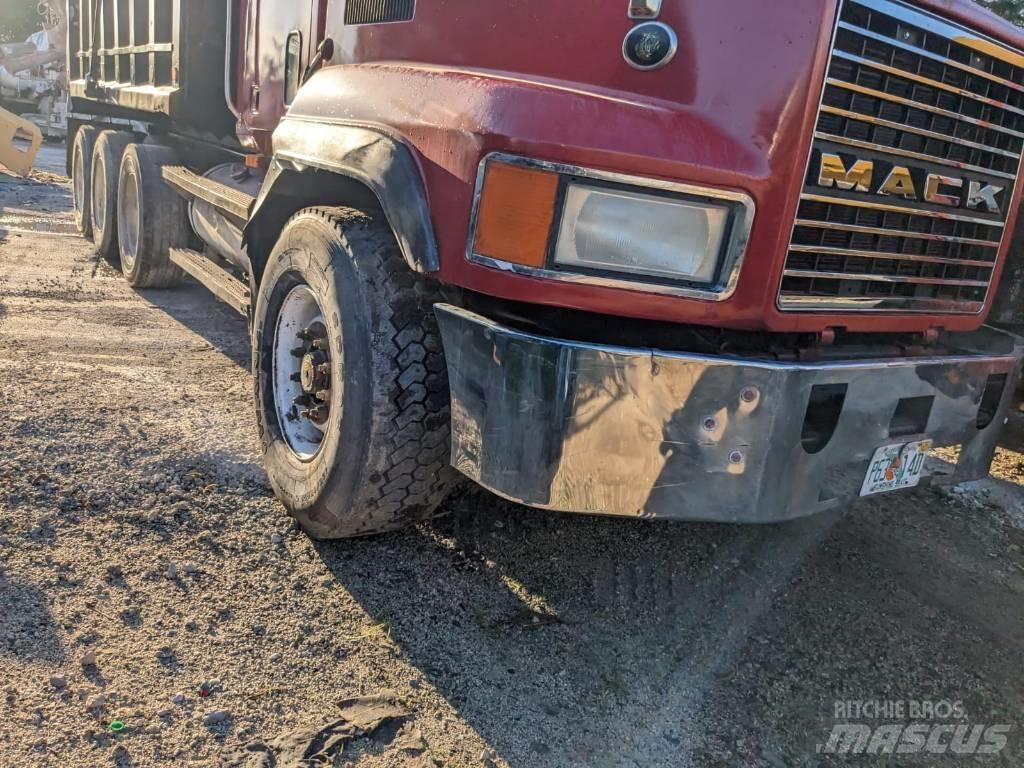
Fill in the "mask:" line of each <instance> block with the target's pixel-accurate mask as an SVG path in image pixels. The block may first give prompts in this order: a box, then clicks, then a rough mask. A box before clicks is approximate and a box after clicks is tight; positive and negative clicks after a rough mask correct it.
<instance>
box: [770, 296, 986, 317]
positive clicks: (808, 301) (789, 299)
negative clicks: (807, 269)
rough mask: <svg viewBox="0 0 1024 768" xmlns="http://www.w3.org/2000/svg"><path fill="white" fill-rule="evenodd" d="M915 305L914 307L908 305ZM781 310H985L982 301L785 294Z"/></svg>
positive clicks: (962, 312)
mask: <svg viewBox="0 0 1024 768" xmlns="http://www.w3.org/2000/svg"><path fill="white" fill-rule="evenodd" d="M908 302H913V306H908ZM779 305H780V307H792V308H795V309H806V310H813V311H815V312H821V311H824V310H828V309H832V310H835V309H838V310H864V309H870V310H875V311H877V312H891V313H893V314H901V315H921V314H929V315H933V314H936V313H941V314H947V313H948V314H956V315H965V314H966V315H976V314H978V313H980V312H981V310H982V309H984V308H985V303H984V302H981V301H950V300H946V299H933V298H920V299H919V298H914V297H913V296H894V297H877V298H874V297H867V296H804V295H795V294H787V293H783V294H781V295H780V296H779Z"/></svg>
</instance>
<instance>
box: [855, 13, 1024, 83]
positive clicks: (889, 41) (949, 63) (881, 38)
mask: <svg viewBox="0 0 1024 768" xmlns="http://www.w3.org/2000/svg"><path fill="white" fill-rule="evenodd" d="M882 13H886V12H885V11H882ZM839 28H840V29H845V30H846V31H848V32H853V33H854V34H856V35H863V36H864V37H867V38H869V39H871V40H876V41H878V42H880V43H884V44H885V45H891V46H893V47H895V48H901V49H903V50H904V51H909V52H910V53H913V54H915V55H917V56H921V57H923V58H926V59H931V60H932V61H937V62H939V63H940V64H942V65H943V66H946V67H953V68H954V69H959V70H960V71H961V72H966V73H967V74H969V75H975V76H976V77H983V78H985V79H986V80H990V81H992V82H993V83H998V84H999V85H1004V86H1006V87H1007V88H1010V89H1012V90H1015V91H1024V85H1019V84H1017V83H1015V82H1013V81H1012V80H1004V79H1003V78H1001V77H998V76H996V75H993V74H991V73H989V72H985V71H984V70H981V69H975V68H974V67H969V66H967V65H966V64H961V63H960V62H959V61H953V59H947V58H946V57H945V56H939V55H938V54H937V53H932V52H931V51H927V50H925V49H924V48H918V47H917V46H916V45H910V44H909V43H904V42H902V41H901V40H896V39H894V38H891V37H886V36H885V35H882V34H879V33H878V32H872V31H871V30H870V29H863V28H862V27H858V26H855V25H853V24H850V23H849V22H847V21H840V22H839ZM950 41H951V42H956V40H955V39H952V38H950Z"/></svg>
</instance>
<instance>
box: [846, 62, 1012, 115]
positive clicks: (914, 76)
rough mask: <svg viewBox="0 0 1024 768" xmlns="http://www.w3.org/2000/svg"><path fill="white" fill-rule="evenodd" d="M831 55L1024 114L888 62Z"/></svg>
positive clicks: (994, 100) (993, 100) (1004, 103)
mask: <svg viewBox="0 0 1024 768" xmlns="http://www.w3.org/2000/svg"><path fill="white" fill-rule="evenodd" d="M832 55H833V56H834V57H837V58H840V59H846V60H847V61H850V62H853V63H854V64H859V65H861V66H865V67H871V68H872V69H877V70H879V71H880V72H885V73H886V74H888V75H893V76H894V77H899V78H902V79H903V80H912V81H913V82H915V83H921V84H922V85H927V86H928V87H929V88H938V89H939V90H940V91H947V92H948V93H955V94H956V95H957V96H964V97H965V98H968V99H974V100H975V101H980V102H981V103H982V104H987V105H989V106H990V107H997V108H998V109H1004V110H1006V111H1007V112H1012V113H1013V114H1015V115H1024V110H1022V109H1017V108H1016V107H1014V106H1011V105H1010V104H1007V103H1006V102H1005V101H999V100H998V99H990V98H989V97H988V96H982V95H981V94H980V93H975V92H974V91H968V90H965V89H963V88H957V87H956V86H955V85H950V84H949V83H943V82H941V81H939V80H932V79H931V78H930V77H925V76H924V75H918V74H915V73H914V72H907V71H905V70H902V69H898V68H896V67H890V66H889V65H888V64H879V63H878V62H877V61H872V60H871V59H865V58H863V57H862V56H855V55H854V54H852V53H847V52H846V51H840V50H838V49H837V50H835V51H833V52H832Z"/></svg>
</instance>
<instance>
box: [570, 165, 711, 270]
mask: <svg viewBox="0 0 1024 768" xmlns="http://www.w3.org/2000/svg"><path fill="white" fill-rule="evenodd" d="M728 225H729V208H728V207H727V206H725V205H716V204H715V203H711V202H697V201H691V200H679V199H674V198H669V197H664V196H660V195H650V194H644V193H642V192H634V191H631V190H622V189H613V188H608V187H599V186H594V185H589V184H581V183H578V182H574V183H571V184H569V185H568V187H567V188H566V192H565V205H564V206H563V209H562V218H561V225H560V227H559V230H558V241H557V243H556V246H555V252H554V260H555V263H556V264H557V265H558V266H560V267H564V268H566V269H570V270H581V269H582V270H587V271H590V270H596V271H601V272H616V273H626V274H629V275H632V276H640V275H648V276H650V277H655V278H662V279H669V280H685V281H687V282H694V283H702V284H710V283H712V282H714V281H715V279H716V276H717V272H718V266H719V262H720V260H721V256H722V250H723V248H722V246H723V241H724V239H725V237H726V236H727V230H728Z"/></svg>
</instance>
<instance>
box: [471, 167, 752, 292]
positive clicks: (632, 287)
mask: <svg viewBox="0 0 1024 768" xmlns="http://www.w3.org/2000/svg"><path fill="white" fill-rule="evenodd" d="M489 162H501V163H509V164H512V165H519V166H524V167H527V168H535V169H539V170H544V171H549V172H552V173H557V174H560V175H562V176H566V177H576V178H579V179H583V180H595V181H603V182H608V183H611V184H615V185H619V186H622V187H626V188H630V189H634V190H635V191H638V192H644V191H655V192H658V191H661V192H671V193H675V194H681V195H689V196H693V197H704V198H709V199H712V200H722V201H725V202H729V203H733V204H735V205H737V206H738V207H739V211H738V212H737V215H736V216H735V220H734V221H733V225H732V228H731V232H730V233H729V240H728V243H727V245H726V247H725V249H724V251H723V256H722V265H721V268H720V269H719V279H718V280H717V281H716V283H715V284H714V285H713V286H711V287H697V286H689V285H679V284H666V283H658V282H650V281H645V280H643V279H642V278H640V279H636V280H631V279H624V278H616V277H604V276H599V275H591V274H583V273H577V272H568V271H564V270H556V269H550V268H536V267H527V266H523V265H522V264H513V263H511V262H508V261H501V260H499V259H493V258H490V257H488V256H484V255H482V254H479V253H476V252H475V251H474V250H473V245H474V243H475V242H476V234H477V223H478V218H479V214H480V201H481V197H482V193H483V187H484V177H485V174H486V171H487V164H488V163H489ZM560 205H561V202H560ZM559 213H560V210H558V211H556V212H555V221H556V222H557V221H558V220H559V216H558V214H559ZM755 214H756V206H755V204H754V200H753V198H751V197H750V195H748V194H746V193H745V192H736V191H733V190H727V189H719V188H716V187H702V186H698V185H694V184H684V183H681V182H674V181H666V180H663V179H653V178H649V177H645V176H630V175H628V174H624V173H615V172H613V171H601V170H596V169H593V168H583V167H581V166H578V165H568V164H565V163H555V162H550V161H547V160H538V159H536V158H532V157H523V156H522V155H512V154H508V153H505V152H492V153H489V154H487V155H485V156H484V158H483V159H482V160H481V161H480V165H479V167H478V169H477V177H476V187H475V190H474V192H473V210H472V214H471V216H470V222H469V240H468V242H467V244H466V259H467V260H468V261H470V262H472V263H474V264H479V265H481V266H485V267H490V268H492V269H497V270H501V271H503V272H512V273H515V274H518V275H523V276H525V277H535V278H541V279H544V280H552V281H555V282H561V283H570V284H575V285H587V286H593V287H597V288H615V289H619V290H627V291H632V292H633V293H653V294H658V295H663V296H675V297H678V298H685V299H697V300H700V301H714V302H720V301H726V300H727V299H729V298H731V297H732V295H733V294H734V293H735V292H736V286H737V284H738V283H739V277H740V269H741V267H742V266H743V259H744V257H745V256H746V252H747V245H748V244H749V242H750V231H751V229H752V228H753V225H754V216H755ZM557 235H558V233H557V225H556V227H555V229H554V231H553V232H552V235H551V241H550V243H549V245H551V244H553V243H554V242H556V241H557V239H558V238H557Z"/></svg>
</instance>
